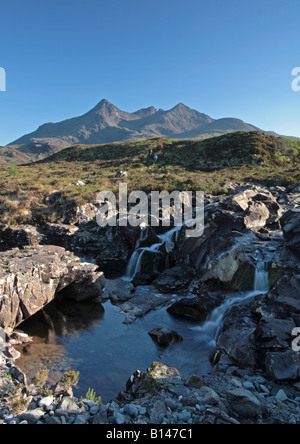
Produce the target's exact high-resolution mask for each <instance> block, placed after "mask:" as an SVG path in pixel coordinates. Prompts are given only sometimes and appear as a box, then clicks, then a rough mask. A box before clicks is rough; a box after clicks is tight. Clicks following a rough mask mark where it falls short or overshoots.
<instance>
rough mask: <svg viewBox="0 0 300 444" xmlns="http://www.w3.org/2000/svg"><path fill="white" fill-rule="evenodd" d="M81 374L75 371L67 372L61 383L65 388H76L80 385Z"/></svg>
mask: <svg viewBox="0 0 300 444" xmlns="http://www.w3.org/2000/svg"><path fill="white" fill-rule="evenodd" d="M79 375H80V372H75V371H74V370H69V371H67V372H65V374H64V375H63V377H62V378H61V380H60V382H61V383H62V384H63V385H64V386H65V387H76V385H77V384H78V380H79Z"/></svg>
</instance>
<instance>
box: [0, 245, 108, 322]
mask: <svg viewBox="0 0 300 444" xmlns="http://www.w3.org/2000/svg"><path fill="white" fill-rule="evenodd" d="M97 270H98V268H97V266H96V265H93V264H87V263H81V261H80V260H79V258H76V257H74V256H72V255H71V253H69V252H67V251H66V250H65V249H64V248H62V247H56V246H37V247H35V248H32V249H27V250H10V251H8V252H5V253H2V254H1V267H0V326H2V327H13V328H14V327H16V326H17V325H19V324H20V323H21V322H23V321H24V320H25V319H27V318H29V317H30V316H32V315H33V314H35V313H36V312H38V311H39V310H41V309H42V308H43V307H44V306H45V305H47V304H48V303H49V302H51V301H52V300H53V299H54V298H55V295H56V294H57V293H58V292H60V291H62V290H63V289H65V294H64V295H65V297H68V298H72V299H74V300H76V301H81V300H84V299H88V298H93V297H99V296H101V294H102V289H103V288H104V286H105V279H104V275H103V273H102V272H99V271H97Z"/></svg>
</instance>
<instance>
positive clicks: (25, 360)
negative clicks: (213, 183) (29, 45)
mask: <svg viewBox="0 0 300 444" xmlns="http://www.w3.org/2000/svg"><path fill="white" fill-rule="evenodd" d="M180 228H181V227H175V228H173V229H172V230H170V231H169V232H167V233H164V234H162V235H159V236H158V238H159V242H158V243H156V244H154V245H152V246H151V247H147V248H138V249H137V250H136V251H135V253H134V254H133V255H132V257H131V259H130V261H129V264H128V268H127V273H126V276H124V279H125V280H127V281H131V280H132V278H133V277H134V276H135V275H136V273H138V272H139V271H140V264H141V259H142V256H143V254H144V252H145V251H151V252H155V253H158V254H161V253H160V248H161V247H162V246H163V244H165V248H166V250H167V251H171V250H172V248H173V247H174V236H177V235H178V232H179V230H180ZM143 237H144V233H141V238H140V242H141V241H142V240H144V239H143ZM143 291H145V292H147V293H148V294H149V298H151V297H154V296H155V293H157V290H156V289H155V288H154V287H153V286H147V287H143ZM267 291H268V273H267V268H266V265H265V264H264V263H263V262H260V261H258V263H257V268H256V273H255V280H254V290H253V291H251V292H248V293H241V294H234V295H231V296H228V297H227V299H226V301H225V302H224V304H222V305H221V306H219V307H218V308H216V309H215V310H214V311H213V312H212V313H211V314H210V315H209V317H208V319H207V320H206V321H205V322H204V323H202V324H200V325H199V323H196V322H194V323H193V322H191V321H187V320H185V319H180V318H178V317H172V316H171V315H169V314H168V312H167V311H166V307H160V308H159V309H156V310H153V311H152V312H150V313H148V314H147V315H146V316H144V317H143V318H138V319H137V320H136V321H135V322H134V323H133V324H130V325H125V324H124V323H123V321H124V315H123V314H122V312H121V310H120V309H119V308H118V307H117V306H114V305H112V304H111V302H110V301H107V302H106V303H105V304H103V305H102V304H101V303H100V302H99V301H97V300H93V301H87V302H82V303H77V304H76V303H74V302H71V301H67V300H60V299H59V298H58V299H57V300H56V301H54V302H52V303H51V304H49V305H48V306H47V307H45V309H44V310H42V311H41V312H39V313H37V314H36V315H34V316H32V317H31V318H30V319H28V320H27V321H26V322H24V323H23V324H22V325H21V326H20V329H22V330H23V331H25V332H26V333H28V334H29V335H30V336H33V337H34V341H33V343H32V344H29V345H26V346H25V347H23V348H21V349H20V351H21V354H22V355H21V359H20V360H19V361H18V362H17V365H18V366H19V367H20V368H21V369H22V370H23V371H24V372H25V373H26V374H27V375H28V377H29V379H30V377H33V376H34V375H35V374H36V372H37V371H38V370H39V369H40V368H41V367H47V368H48V369H49V370H50V382H52V383H55V382H57V381H58V380H59V379H60V377H61V376H62V374H63V372H64V371H66V370H70V369H72V370H76V371H80V380H79V387H78V389H76V390H75V391H74V393H75V396H78V397H79V396H85V394H86V393H87V391H88V389H89V388H93V389H94V390H95V391H96V393H97V394H98V395H101V396H102V398H103V401H104V402H108V401H110V400H111V399H113V398H114V397H115V396H116V395H117V394H118V392H119V391H121V390H124V388H125V384H126V381H127V379H128V378H129V377H130V375H131V374H132V373H133V372H134V371H135V370H137V369H140V370H142V371H145V370H146V368H148V367H149V366H150V365H151V363H152V362H153V361H160V362H164V363H165V364H167V365H169V366H172V367H176V368H177V369H178V371H179V372H180V373H181V375H182V376H183V377H184V378H187V377H188V376H190V375H191V374H197V375H199V376H201V375H204V374H205V373H207V372H208V371H209V370H210V369H211V365H210V363H209V355H210V353H211V352H212V350H213V349H214V347H215V345H216V340H217V337H218V333H219V332H220V329H221V327H222V322H223V319H224V315H225V314H226V312H227V311H228V310H229V309H230V308H231V307H233V306H234V305H238V304H240V303H241V302H243V301H245V300H247V299H249V298H253V297H255V296H256V295H258V294H262V293H266V292H267ZM170 304H171V301H170ZM158 327H165V328H169V329H172V330H175V331H177V332H178V333H179V334H180V335H181V336H182V337H183V342H181V343H178V344H172V345H170V346H169V347H167V348H161V347H158V346H157V345H156V344H155V343H154V342H153V341H152V339H151V338H150V337H149V335H148V332H149V331H150V330H152V329H153V328H158Z"/></svg>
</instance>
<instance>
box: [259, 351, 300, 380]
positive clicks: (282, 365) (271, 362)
mask: <svg viewBox="0 0 300 444" xmlns="http://www.w3.org/2000/svg"><path fill="white" fill-rule="evenodd" d="M299 365H300V355H299V353H296V352H294V351H293V350H287V351H284V352H282V353H280V352H268V353H267V354H266V373H267V375H268V377H269V378H271V379H273V380H275V381H296V380H297V379H298V378H299V377H300V371H299Z"/></svg>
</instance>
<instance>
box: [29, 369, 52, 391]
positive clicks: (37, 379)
mask: <svg viewBox="0 0 300 444" xmlns="http://www.w3.org/2000/svg"><path fill="white" fill-rule="evenodd" d="M48 375H49V370H47V369H43V370H39V371H38V372H37V373H36V375H35V376H34V378H33V379H32V383H33V384H34V385H35V386H36V387H37V388H39V389H42V388H43V387H44V385H45V384H46V382H47V379H48Z"/></svg>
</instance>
